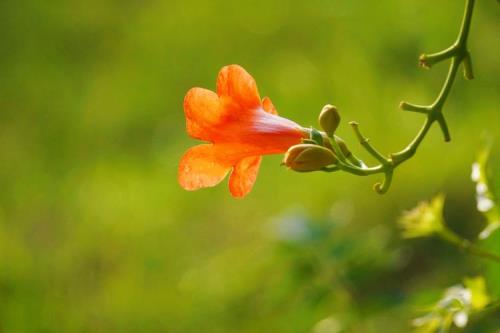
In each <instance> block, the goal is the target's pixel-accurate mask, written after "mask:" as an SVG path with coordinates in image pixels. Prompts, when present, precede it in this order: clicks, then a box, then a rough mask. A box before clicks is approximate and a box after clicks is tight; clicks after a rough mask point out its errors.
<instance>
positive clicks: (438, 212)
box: [399, 195, 444, 238]
mask: <svg viewBox="0 0 500 333" xmlns="http://www.w3.org/2000/svg"><path fill="white" fill-rule="evenodd" d="M443 205H444V195H438V196H436V197H435V198H433V199H432V200H431V201H430V202H426V201H423V202H421V203H419V204H418V206H417V207H415V208H413V209H412V210H410V211H408V212H406V213H404V214H403V215H402V217H401V218H400V219H399V224H400V226H401V228H402V231H403V237H405V238H416V237H426V236H431V235H434V234H439V233H440V232H441V231H442V230H443V229H444V224H443Z"/></svg>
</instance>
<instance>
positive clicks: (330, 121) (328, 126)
mask: <svg viewBox="0 0 500 333" xmlns="http://www.w3.org/2000/svg"><path fill="white" fill-rule="evenodd" d="M339 123H340V114H339V112H338V111H337V108H336V107H335V106H333V105H330V104H327V105H325V106H324V107H323V109H322V110H321V113H320V114H319V124H320V126H321V128H323V130H324V131H325V132H326V134H327V135H328V136H330V137H331V136H332V135H333V133H335V131H336V130H337V127H338V126H339Z"/></svg>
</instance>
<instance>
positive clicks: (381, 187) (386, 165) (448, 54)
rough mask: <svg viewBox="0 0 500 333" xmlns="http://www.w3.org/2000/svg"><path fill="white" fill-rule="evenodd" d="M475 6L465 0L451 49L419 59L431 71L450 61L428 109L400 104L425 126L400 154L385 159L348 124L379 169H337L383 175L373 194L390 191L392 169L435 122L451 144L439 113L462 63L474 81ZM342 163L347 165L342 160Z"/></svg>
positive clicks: (472, 1) (443, 118)
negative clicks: (418, 116)
mask: <svg viewBox="0 0 500 333" xmlns="http://www.w3.org/2000/svg"><path fill="white" fill-rule="evenodd" d="M474 4H475V0H466V5H465V12H464V16H463V19H462V24H461V27H460V32H459V34H458V37H457V40H456V41H455V43H454V44H453V45H452V46H450V47H448V48H447V49H445V50H443V51H441V52H437V53H433V54H424V55H422V56H421V57H420V64H421V65H422V66H423V67H426V68H430V67H431V66H433V65H435V64H437V63H439V62H441V61H444V60H447V59H450V60H451V61H450V66H449V70H448V74H447V76H446V79H445V80H444V83H443V86H442V88H441V90H440V92H439V94H438V96H437V97H436V99H435V101H434V102H433V103H432V104H431V105H416V104H412V103H408V102H401V104H400V108H401V109H403V110H405V111H412V112H417V113H421V114H424V115H425V116H426V118H425V122H424V124H423V126H422V128H421V129H420V131H419V132H418V133H417V135H416V136H415V138H414V139H413V140H412V141H411V142H410V143H409V144H408V145H407V146H406V147H405V148H404V149H402V150H401V151H399V152H396V153H392V154H390V155H389V158H386V157H385V156H384V155H383V154H381V153H380V152H379V151H378V150H377V149H376V148H375V147H374V146H373V145H371V144H370V142H369V140H368V139H367V138H366V137H364V136H363V135H362V134H361V132H360V131H359V127H358V123H356V122H351V123H350V125H351V126H352V128H353V130H354V131H355V133H356V136H357V137H358V139H359V141H360V143H361V145H362V146H363V147H364V148H365V149H366V150H367V151H368V152H369V153H370V154H371V155H372V156H373V157H375V159H377V161H378V162H379V163H380V165H378V166H375V167H372V168H359V167H356V166H354V168H353V166H352V165H348V164H345V165H339V168H340V169H342V170H344V171H347V172H350V173H354V174H357V175H363V176H365V175H369V174H375V173H384V174H385V177H386V179H385V181H384V183H382V184H380V183H378V184H376V185H375V190H376V191H377V192H379V193H385V192H386V191H387V190H388V188H389V185H390V182H391V179H392V173H393V171H394V169H395V168H396V167H397V166H398V165H400V164H401V163H403V162H405V161H406V160H408V159H410V158H411V157H412V156H413V155H415V153H416V151H417V149H418V147H419V146H420V144H421V143H422V141H423V139H424V138H425V136H426V135H427V133H428V132H429V129H430V128H431V127H432V125H433V124H434V123H435V122H437V123H438V125H439V126H440V128H441V131H442V132H443V136H444V140H445V141H450V139H451V137H450V132H449V129H448V125H447V124H446V119H445V117H444V115H443V113H442V110H443V106H444V104H445V102H446V100H447V98H448V95H449V94H450V91H451V89H452V87H453V84H454V82H455V78H456V74H457V71H458V68H459V67H460V65H461V64H462V63H463V64H464V75H465V77H466V78H467V79H472V78H473V77H474V75H473V72H472V61H471V56H470V52H469V50H468V49H467V39H468V36H469V31H470V25H471V20H472V12H473V9H474ZM334 148H335V150H337V148H336V147H334ZM342 162H346V161H345V159H344V160H343V161H342ZM342 164H344V163H342Z"/></svg>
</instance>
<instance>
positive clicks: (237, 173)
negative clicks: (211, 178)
mask: <svg viewBox="0 0 500 333" xmlns="http://www.w3.org/2000/svg"><path fill="white" fill-rule="evenodd" d="M261 160H262V157H260V156H251V157H246V158H244V159H242V160H240V161H239V162H238V163H237V164H236V165H235V166H234V169H233V172H232V173H231V177H230V178H229V190H230V191H231V194H232V195H233V197H235V198H243V197H244V196H246V195H247V194H248V193H250V191H251V190H252V187H253V184H254V183H255V180H256V179H257V173H258V172H259V166H260V161H261Z"/></svg>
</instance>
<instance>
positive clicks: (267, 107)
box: [262, 97, 278, 114]
mask: <svg viewBox="0 0 500 333" xmlns="http://www.w3.org/2000/svg"><path fill="white" fill-rule="evenodd" d="M262 107H263V108H264V111H266V112H267V113H271V114H278V111H277V110H276V108H275V107H274V105H273V102H271V99H270V98H269V97H264V99H263V100H262Z"/></svg>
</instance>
